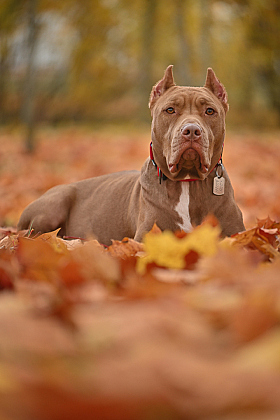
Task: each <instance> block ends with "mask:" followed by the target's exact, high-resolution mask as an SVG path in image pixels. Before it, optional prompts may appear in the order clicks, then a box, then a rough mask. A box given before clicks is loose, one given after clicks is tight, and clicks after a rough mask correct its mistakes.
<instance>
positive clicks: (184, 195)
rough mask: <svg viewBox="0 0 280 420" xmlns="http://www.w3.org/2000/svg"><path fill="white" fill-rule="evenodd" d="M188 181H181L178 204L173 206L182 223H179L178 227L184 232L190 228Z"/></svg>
mask: <svg viewBox="0 0 280 420" xmlns="http://www.w3.org/2000/svg"><path fill="white" fill-rule="evenodd" d="M189 189H190V186H189V183H188V182H182V192H181V195H180V199H179V202H178V204H177V205H176V207H175V210H176V211H177V213H178V215H179V216H180V217H181V218H182V220H183V223H179V227H180V229H182V230H184V231H185V232H189V231H190V230H191V229H192V224H191V218H190V211H189V206H190V194H189Z"/></svg>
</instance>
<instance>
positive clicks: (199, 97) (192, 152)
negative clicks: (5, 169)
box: [18, 66, 244, 244]
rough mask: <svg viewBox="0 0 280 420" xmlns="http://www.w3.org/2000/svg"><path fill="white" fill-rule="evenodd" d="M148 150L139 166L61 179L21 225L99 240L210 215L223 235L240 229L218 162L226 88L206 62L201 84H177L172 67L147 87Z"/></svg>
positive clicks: (226, 179) (175, 225)
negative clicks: (63, 181) (72, 179)
mask: <svg viewBox="0 0 280 420" xmlns="http://www.w3.org/2000/svg"><path fill="white" fill-rule="evenodd" d="M149 107H150V109H151V114H152V130H151V131H152V143H151V146H150V147H151V151H150V157H149V158H148V159H147V160H146V161H145V163H144V165H143V167H142V169H141V172H138V171H124V172H118V173H113V174H109V175H104V176H100V177H96V178H91V179H86V180H83V181H79V182H75V183H72V184H67V185H59V186H57V187H54V188H52V189H50V190H49V191H47V192H46V193H45V194H44V195H43V196H42V197H40V198H39V199H37V200H36V201H34V202H33V203H31V204H30V205H29V206H28V207H27V208H26V209H25V210H24V212H23V213H22V215H21V218H20V220H19V223H18V229H28V228H29V227H30V226H32V229H33V230H34V231H35V232H42V233H43V232H47V231H52V230H55V229H57V228H61V231H60V234H61V235H62V236H71V237H80V238H87V237H89V236H92V235H94V236H95V237H96V238H97V239H98V240H99V241H100V242H101V243H103V244H110V242H111V239H118V240H121V239H123V238H124V237H125V236H128V237H131V238H135V239H136V240H141V239H142V237H143V234H144V233H145V232H147V231H149V230H150V229H151V228H152V226H153V224H154V223H157V225H158V226H159V227H160V229H162V230H165V229H169V230H172V231H176V230H178V229H183V230H185V231H189V230H190V229H191V227H192V226H196V225H198V224H200V223H201V222H202V220H203V219H204V217H205V216H207V214H209V213H211V214H214V215H215V216H216V218H217V219H218V220H219V223H220V225H221V229H222V234H223V235H224V236H230V235H232V234H234V233H237V232H240V231H242V230H244V225H243V221H242V214H241V211H240V210H239V208H238V206H237V204H236V203H235V200H234V193H233V188H232V186H231V183H230V180H229V177H228V174H227V172H226V169H225V168H224V166H223V164H222V152H223V146H224V138H225V116H226V113H227V111H228V102H227V93H226V91H225V88H224V86H223V85H222V84H221V83H220V82H219V80H218V79H217V78H216V76H215V73H214V72H213V70H212V69H210V68H209V69H208V71H207V77H206V82H205V85H204V86H203V87H185V86H177V85H176V84H175V82H174V79H173V74H172V66H169V67H168V68H167V69H166V71H165V74H164V77H163V79H161V80H160V81H159V82H158V83H157V84H156V85H155V86H154V87H153V89H152V92H151V95H150V101H149Z"/></svg>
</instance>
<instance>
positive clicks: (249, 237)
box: [232, 217, 280, 259]
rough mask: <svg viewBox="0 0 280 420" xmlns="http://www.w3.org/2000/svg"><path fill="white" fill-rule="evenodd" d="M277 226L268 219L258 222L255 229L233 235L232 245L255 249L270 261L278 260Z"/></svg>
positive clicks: (276, 223) (277, 224) (278, 231)
mask: <svg viewBox="0 0 280 420" xmlns="http://www.w3.org/2000/svg"><path fill="white" fill-rule="evenodd" d="M279 226H280V224H279V223H278V222H274V221H272V220H271V219H270V218H269V217H268V218H267V219H264V220H258V223H257V226H256V227H255V228H252V229H250V230H247V231H244V232H241V233H238V234H236V235H234V236H233V237H232V238H233V245H235V246H243V247H244V246H246V247H248V248H251V249H257V250H258V251H260V252H261V253H263V254H265V255H267V257H268V258H270V259H273V258H278V257H279V252H278V247H279V234H280V230H279Z"/></svg>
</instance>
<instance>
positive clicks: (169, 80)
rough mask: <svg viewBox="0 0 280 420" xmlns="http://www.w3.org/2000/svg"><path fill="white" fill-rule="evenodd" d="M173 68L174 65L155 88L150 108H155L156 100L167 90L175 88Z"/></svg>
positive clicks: (167, 70)
mask: <svg viewBox="0 0 280 420" xmlns="http://www.w3.org/2000/svg"><path fill="white" fill-rule="evenodd" d="M172 68H173V66H172V65H170V66H168V67H167V69H166V70H165V73H164V76H163V78H162V79H161V80H160V81H159V82H157V84H156V85H155V86H154V87H153V89H152V92H151V95H150V100H149V108H152V107H153V105H154V104H155V102H156V100H157V99H158V98H159V97H160V96H161V95H163V94H164V92H165V91H166V90H167V89H169V88H170V87H172V86H175V82H174V78H173V72H172Z"/></svg>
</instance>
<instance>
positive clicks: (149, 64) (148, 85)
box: [138, 0, 157, 120]
mask: <svg viewBox="0 0 280 420" xmlns="http://www.w3.org/2000/svg"><path fill="white" fill-rule="evenodd" d="M156 3H157V2H156V0H144V1H143V4H144V12H143V22H142V40H141V43H142V47H141V57H140V63H139V85H138V87H139V97H140V106H141V110H140V114H141V119H143V120H147V116H148V112H147V109H148V98H149V94H150V92H151V90H152V86H153V84H154V80H153V62H154V44H153V40H154V32H155V24H156Z"/></svg>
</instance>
